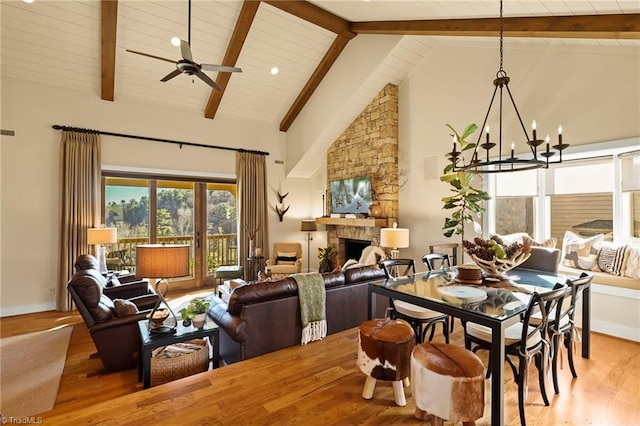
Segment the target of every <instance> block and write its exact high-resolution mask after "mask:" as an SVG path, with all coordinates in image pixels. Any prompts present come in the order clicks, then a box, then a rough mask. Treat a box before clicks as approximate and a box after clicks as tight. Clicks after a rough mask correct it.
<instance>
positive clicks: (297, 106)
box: [280, 35, 351, 132]
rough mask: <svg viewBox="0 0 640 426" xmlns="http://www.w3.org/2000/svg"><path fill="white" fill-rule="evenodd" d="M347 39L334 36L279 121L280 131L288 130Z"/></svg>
mask: <svg viewBox="0 0 640 426" xmlns="http://www.w3.org/2000/svg"><path fill="white" fill-rule="evenodd" d="M349 40H351V37H343V36H341V35H337V36H336V39H335V40H334V41H333V43H332V44H331V47H329V50H327V53H325V55H324V57H323V58H322V61H320V63H319V64H318V66H317V67H316V69H315V71H313V74H312V75H311V78H309V81H307V83H306V84H305V85H304V87H303V88H302V91H301V92H300V93H299V94H298V97H297V98H296V100H295V102H294V103H293V105H291V108H289V111H288V112H287V114H286V115H285V116H284V118H283V119H282V121H281V122H280V131H281V132H286V131H287V130H289V127H291V125H292V124H293V122H294V121H295V119H296V117H298V114H300V111H302V108H304V106H305V104H306V103H307V102H308V101H309V98H310V97H311V95H312V94H313V92H315V90H316V89H317V88H318V85H320V82H322V79H323V78H324V77H325V75H327V73H328V72H329V70H330V69H331V66H332V65H333V64H334V62H335V61H336V60H337V59H338V56H340V53H342V50H343V49H344V48H345V47H346V45H347V43H349Z"/></svg>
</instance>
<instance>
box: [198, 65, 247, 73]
mask: <svg viewBox="0 0 640 426" xmlns="http://www.w3.org/2000/svg"><path fill="white" fill-rule="evenodd" d="M200 68H202V69H203V70H207V71H218V72H242V68H238V67H227V66H225V65H211V64H200Z"/></svg>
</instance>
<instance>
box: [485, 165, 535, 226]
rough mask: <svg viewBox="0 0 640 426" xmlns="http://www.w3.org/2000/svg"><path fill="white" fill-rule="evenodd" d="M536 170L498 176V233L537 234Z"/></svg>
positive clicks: (496, 219) (496, 209)
mask: <svg viewBox="0 0 640 426" xmlns="http://www.w3.org/2000/svg"><path fill="white" fill-rule="evenodd" d="M537 195H538V178H537V172H536V170H526V171H522V172H518V173H501V174H498V175H497V176H496V191H495V212H496V214H495V216H496V217H495V223H496V225H495V230H496V232H497V233H498V234H512V233H515V232H526V233H528V234H529V235H535V231H536V230H535V207H536V204H535V201H536V198H537Z"/></svg>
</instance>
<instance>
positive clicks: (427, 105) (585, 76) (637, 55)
mask: <svg viewBox="0 0 640 426" xmlns="http://www.w3.org/2000/svg"><path fill="white" fill-rule="evenodd" d="M513 45H514V43H513V42H510V41H509V40H505V56H504V57H505V62H504V69H505V70H506V71H507V72H508V74H509V76H510V77H511V83H510V88H511V91H512V93H513V96H514V98H515V101H516V105H517V106H518V109H519V111H520V114H521V115H522V118H523V121H524V123H525V125H526V126H529V124H530V123H531V120H532V119H535V120H537V123H538V131H539V132H540V133H541V134H542V135H543V137H544V134H545V133H549V134H550V135H551V136H552V137H553V135H554V134H555V130H556V128H557V125H558V124H559V123H561V124H562V125H563V127H564V140H565V141H566V142H567V143H569V144H573V145H582V144H588V143H594V142H601V141H609V140H615V139H622V138H628V137H634V136H638V135H640V119H639V118H638V117H640V52H638V51H637V50H629V49H616V48H608V47H607V48H605V47H602V48H593V47H590V48H588V49H585V48H580V46H576V47H572V48H569V47H566V46H565V47H557V48H554V50H553V51H547V50H542V49H540V48H536V49H532V48H528V49H525V48H510V47H509V46H513ZM498 65H499V64H498V56H497V49H496V48H495V47H491V48H487V47H479V46H474V47H469V48H464V47H450V46H441V47H438V48H434V49H433V50H432V53H431V55H430V56H429V57H427V58H425V60H423V61H422V62H421V63H420V64H419V66H417V67H416V68H415V69H414V70H413V71H412V72H411V74H410V76H409V78H408V79H406V80H405V81H404V82H403V83H402V84H401V85H400V88H399V89H400V90H399V96H398V98H399V104H400V105H399V110H400V113H399V120H400V124H399V140H400V147H399V157H400V160H399V161H400V168H401V169H408V170H409V171H410V175H409V182H408V184H407V186H406V189H404V190H403V191H402V192H401V193H400V214H399V219H400V223H399V225H400V226H402V227H407V228H409V229H411V236H410V238H411V248H409V249H403V250H402V253H401V254H402V255H407V256H410V257H413V258H414V259H420V258H421V257H422V255H423V254H425V253H426V252H427V250H428V249H427V247H428V245H429V244H433V243H438V242H454V241H458V242H459V236H457V237H452V239H447V238H446V237H444V236H443V235H442V225H443V223H444V219H445V217H446V216H447V211H445V210H442V209H441V207H442V202H441V201H440V200H441V198H442V197H445V196H448V195H450V194H449V185H448V184H446V183H443V182H440V180H439V176H440V175H441V174H442V170H443V169H444V167H445V166H446V160H445V153H446V152H448V151H450V150H451V137H450V136H449V133H450V131H449V129H448V128H447V127H446V126H445V125H446V124H447V123H448V124H451V125H452V126H453V127H454V128H456V129H457V130H459V131H461V130H462V129H463V128H464V127H465V126H466V125H467V124H469V123H472V122H475V123H476V124H477V125H478V126H480V125H481V124H482V120H483V119H484V115H485V114H486V111H487V107H488V105H489V100H490V96H491V93H492V91H493V84H492V81H493V79H494V78H495V74H496V71H497V70H498ZM505 100H506V99H505ZM494 111H496V106H494V108H493V109H492V113H493V112H494ZM507 111H508V108H507V107H505V113H507ZM507 122H508V121H506V120H505V123H507ZM511 122H512V123H513V120H511ZM491 124H493V126H492V128H493V129H494V130H495V129H496V128H497V125H496V124H497V121H496V122H494V123H491ZM516 132H517V133H516ZM504 134H505V136H506V137H507V138H508V137H509V136H508V135H510V134H513V135H515V136H516V137H520V135H522V132H521V130H518V129H515V130H514V131H513V132H512V131H511V130H510V129H506V130H505V131H504ZM477 135H478V133H475V134H474V136H475V137H477ZM494 136H495V135H494ZM522 137H523V136H522ZM523 138H524V137H523ZM471 140H473V141H475V138H471ZM510 141H511V139H509V142H510ZM516 144H517V143H516ZM516 150H517V149H516ZM467 232H468V233H472V231H471V230H468V231H467ZM465 237H466V236H465ZM453 238H456V239H455V240H454V239H453Z"/></svg>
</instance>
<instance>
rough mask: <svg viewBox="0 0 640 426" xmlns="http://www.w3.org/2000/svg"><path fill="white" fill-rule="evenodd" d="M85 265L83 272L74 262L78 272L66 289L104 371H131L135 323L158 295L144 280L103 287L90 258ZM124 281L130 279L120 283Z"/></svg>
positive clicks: (136, 338) (135, 345) (137, 342)
mask: <svg viewBox="0 0 640 426" xmlns="http://www.w3.org/2000/svg"><path fill="white" fill-rule="evenodd" d="M89 262H90V263H89V264H88V268H87V269H83V265H82V264H80V265H79V264H78V262H76V268H77V269H78V271H77V272H76V273H75V274H74V275H73V277H72V278H71V280H69V282H68V283H67V290H68V291H69V294H70V295H71V298H72V299H73V302H74V303H75V305H76V307H77V309H78V312H79V313H80V315H81V316H82V319H83V320H84V322H85V324H86V326H87V328H88V329H89V333H90V334H91V338H92V339H93V342H94V344H95V346H96V349H97V350H98V355H99V356H100V359H101V360H102V363H103V364H104V367H105V369H106V370H108V371H117V370H124V369H127V368H133V367H135V366H136V365H137V358H138V354H139V351H140V332H139V330H138V321H140V320H142V319H145V318H146V316H147V314H148V313H149V312H151V309H153V306H154V305H155V303H156V301H157V300H158V296H157V295H156V294H155V292H154V291H153V290H152V289H151V288H150V286H149V283H148V282H147V281H146V280H138V281H133V282H125V283H123V284H119V285H114V286H113V287H107V284H108V281H107V278H106V277H104V276H102V274H101V273H100V272H99V271H98V269H97V268H93V267H92V265H91V259H89ZM96 265H97V262H96ZM128 279H132V278H130V277H127V278H125V279H124V280H125V281H126V280H128ZM114 301H115V302H114ZM116 305H117V306H116ZM133 305H135V307H134V306H133ZM125 311H126V312H125ZM136 311H137V312H136Z"/></svg>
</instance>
